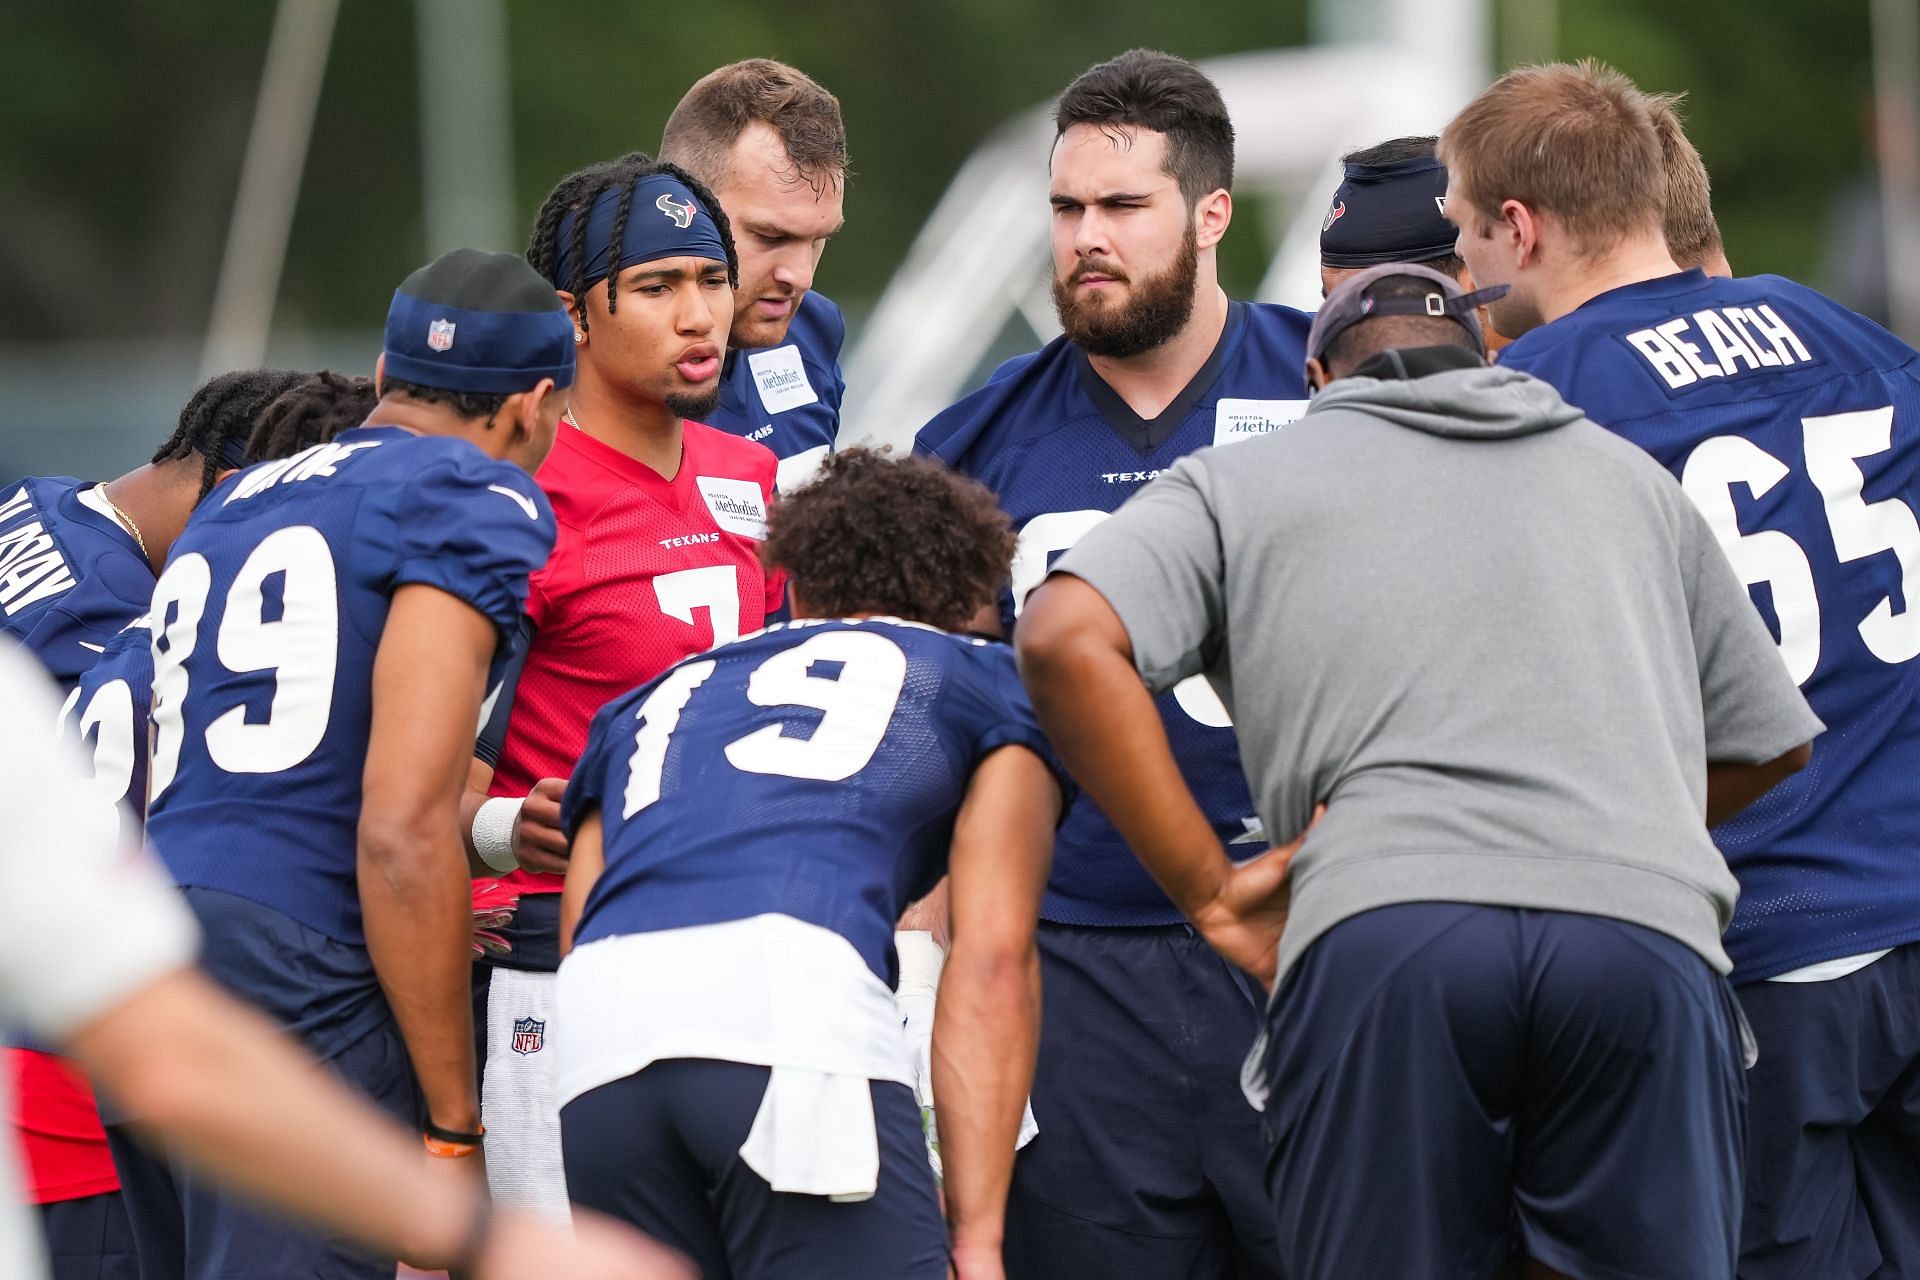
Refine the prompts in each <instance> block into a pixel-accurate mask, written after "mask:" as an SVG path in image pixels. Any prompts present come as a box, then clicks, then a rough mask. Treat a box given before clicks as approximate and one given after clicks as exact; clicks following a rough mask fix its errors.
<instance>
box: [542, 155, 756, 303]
mask: <svg viewBox="0 0 1920 1280" xmlns="http://www.w3.org/2000/svg"><path fill="white" fill-rule="evenodd" d="M625 191H626V188H625V187H611V188H609V189H608V190H606V191H603V192H601V193H600V195H599V198H598V199H596V200H595V201H594V202H593V204H592V205H591V206H590V207H589V208H588V209H587V239H586V254H587V263H586V275H585V278H584V283H582V285H581V286H580V287H581V291H582V292H584V291H586V290H587V289H591V288H592V287H593V286H594V285H596V284H599V283H600V282H601V281H602V280H605V279H606V278H607V277H608V276H616V275H618V274H619V273H620V272H622V271H625V270H626V269H627V268H628V267H632V266H638V265H639V264H640V263H642V262H656V261H658V260H659V259H661V258H711V259H713V261H715V262H725V261H726V260H727V245H726V242H725V241H724V240H722V239H721V237H720V226H719V224H718V223H716V222H715V221H714V220H713V215H712V214H710V213H708V212H707V210H706V208H705V206H704V205H703V204H702V203H701V202H700V201H699V200H696V199H695V198H694V195H693V192H691V191H689V190H687V184H686V183H684V182H682V181H680V180H679V179H678V178H676V177H674V176H673V175H672V174H669V173H651V174H648V175H647V176H646V177H644V178H641V179H640V180H639V181H637V182H635V183H634V184H633V204H632V206H631V207H630V208H629V209H628V212H627V225H626V226H625V227H624V228H622V229H621V233H620V244H619V245H618V247H617V251H616V246H615V245H614V243H613V221H614V215H615V214H617V213H618V212H619V209H620V197H621V195H622V194H623V193H624V192H625ZM579 222H580V213H579V211H578V210H573V211H570V212H569V213H568V214H567V215H566V216H565V217H563V218H561V219H560V231H559V235H558V237H557V239H558V241H559V250H560V251H559V253H558V254H557V255H556V256H555V258H554V263H553V276H554V278H553V280H552V284H553V287H554V288H556V289H566V290H569V291H571V290H572V288H573V282H574V276H575V272H576V270H577V269H578V264H577V263H576V262H575V261H574V256H573V244H574V231H575V228H576V227H577V226H578V225H579Z"/></svg>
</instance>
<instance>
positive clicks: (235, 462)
mask: <svg viewBox="0 0 1920 1280" xmlns="http://www.w3.org/2000/svg"><path fill="white" fill-rule="evenodd" d="M268 403H269V404H271V403H272V402H271V401H269V402H268ZM252 438H253V434H252V432H248V433H247V434H246V435H244V436H228V437H227V438H226V439H225V440H222V441H221V442H220V448H219V449H218V450H216V451H215V454H216V456H217V457H218V458H219V459H220V465H221V467H223V468H225V469H226V470H229V471H238V470H239V469H240V468H241V467H244V466H246V465H247V441H248V440H250V439H252Z"/></svg>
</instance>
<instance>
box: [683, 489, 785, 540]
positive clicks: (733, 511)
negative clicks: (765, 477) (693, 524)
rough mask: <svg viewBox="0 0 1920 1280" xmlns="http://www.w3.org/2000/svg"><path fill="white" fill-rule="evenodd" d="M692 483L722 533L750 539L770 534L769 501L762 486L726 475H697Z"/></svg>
mask: <svg viewBox="0 0 1920 1280" xmlns="http://www.w3.org/2000/svg"><path fill="white" fill-rule="evenodd" d="M693 484H694V487H695V488H696V489H698V490H699V491H700V496H701V497H702V498H704V499H705V500H706V503H707V510H708V511H709V512H711V513H712V515H713V522H714V523H715V524H717V525H719V526H720V528H721V530H722V531H723V532H726V533H737V534H741V535H742V536H744V537H748V538H764V537H766V536H767V504H766V502H765V500H764V499H763V497H762V496H761V493H760V486H759V485H757V484H755V483H754V482H753V481H751V480H734V479H730V478H728V477H726V476H695V477H694V478H693Z"/></svg>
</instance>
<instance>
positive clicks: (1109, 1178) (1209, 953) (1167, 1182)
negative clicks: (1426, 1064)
mask: <svg viewBox="0 0 1920 1280" xmlns="http://www.w3.org/2000/svg"><path fill="white" fill-rule="evenodd" d="M1039 943H1040V971H1041V984H1042V999H1041V1004H1040V1009H1041V1029H1040V1059H1039V1063H1038V1065H1037V1067H1036V1068H1035V1072H1034V1081H1033V1118H1034V1122H1035V1123H1036V1124H1038V1125H1039V1126H1040V1132H1039V1135H1038V1136H1037V1137H1035V1138H1034V1140H1033V1141H1032V1142H1030V1143H1029V1144H1027V1146H1026V1147H1025V1148H1024V1149H1022V1151H1021V1152H1020V1155H1019V1157H1018V1158H1017V1159H1016V1160H1015V1162H1014V1170H1013V1187H1012V1191H1011V1194H1010V1195H1009V1196H1008V1204H1007V1243H1006V1263H1007V1275H1008V1277H1009V1280H1079V1278H1080V1277H1085V1278H1086V1280H1109V1278H1110V1277H1119V1276H1128V1277H1132V1276H1140V1277H1159V1276H1170V1277H1172V1276H1177V1277H1180V1278H1181V1280H1277V1277H1278V1276H1279V1275H1280V1270H1279V1262H1278V1260H1277V1259H1276V1258H1275V1256H1274V1244H1273V1213H1272V1208H1271V1206H1270V1204H1269V1203H1268V1201H1267V1197H1266V1192H1265V1189H1264V1187H1263V1184H1262V1181H1261V1168H1262V1164H1263V1162H1264V1161H1265V1158H1266V1143H1265V1141H1264V1139H1263V1138H1262V1136H1261V1129H1260V1115H1259V1113H1258V1112H1256V1111H1255V1110H1254V1109H1253V1108H1252V1106H1250V1105H1249V1104H1248V1103H1247V1100H1246V1098H1245V1097H1243V1096H1242V1094H1241V1092H1240V1064H1241V1061H1242V1060H1243V1059H1244V1058H1245V1057H1246V1055H1247V1050H1248V1048H1249V1047H1250V1046H1251V1045H1252V1044H1253V1040H1254V1036H1255V1035H1256V1034H1257V1033H1258V1031H1259V1026H1260V1006H1259V1003H1258V1000H1257V996H1256V992H1257V988H1256V987H1254V986H1253V984H1252V981H1251V979H1249V978H1247V976H1246V975H1245V974H1243V973H1241V972H1240V971H1239V970H1237V969H1235V968H1233V967H1232V966H1231V965H1229V964H1228V963H1227V962H1226V961H1225V960H1223V959H1221V958H1220V956H1219V954H1218V953H1216V952H1215V951H1214V950H1213V948H1211V947H1209V946H1208V945H1207V944H1206V942H1205V941H1204V940H1202V939H1201V938H1200V937H1199V935H1198V934H1196V933H1195V932H1194V931H1193V930H1192V929H1190V928H1188V927H1186V926H1185V925H1166V926H1151V927H1146V928H1096V927H1090V926H1083V925H1063V924H1052V923H1048V922H1046V921H1042V922H1041V925H1040V932H1039Z"/></svg>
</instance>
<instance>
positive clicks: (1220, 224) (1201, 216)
mask: <svg viewBox="0 0 1920 1280" xmlns="http://www.w3.org/2000/svg"><path fill="white" fill-rule="evenodd" d="M1232 221H1233V195H1232V193H1230V192H1229V191H1228V190H1227V189H1226V188H1225V187H1222V188H1220V189H1219V190H1218V191H1212V192H1209V193H1208V194H1206V195H1205V196H1202V197H1201V198H1200V203H1199V204H1197V205H1195V206H1194V207H1193V245H1194V248H1196V249H1211V248H1213V246H1215V245H1217V244H1219V243H1220V241H1221V240H1222V239H1224V238H1225V237H1226V234H1227V226H1228V224H1229V223H1231V222H1232Z"/></svg>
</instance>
